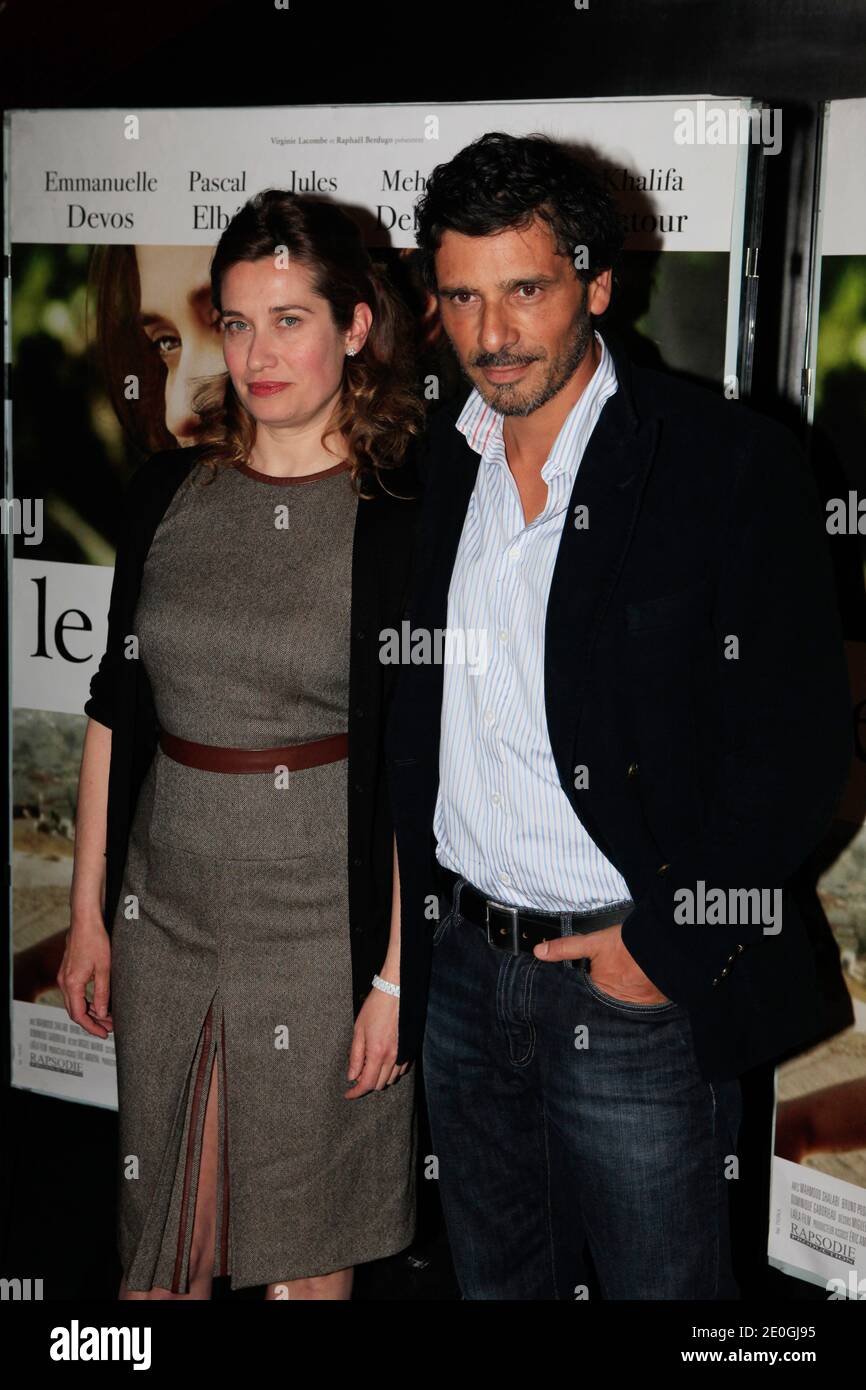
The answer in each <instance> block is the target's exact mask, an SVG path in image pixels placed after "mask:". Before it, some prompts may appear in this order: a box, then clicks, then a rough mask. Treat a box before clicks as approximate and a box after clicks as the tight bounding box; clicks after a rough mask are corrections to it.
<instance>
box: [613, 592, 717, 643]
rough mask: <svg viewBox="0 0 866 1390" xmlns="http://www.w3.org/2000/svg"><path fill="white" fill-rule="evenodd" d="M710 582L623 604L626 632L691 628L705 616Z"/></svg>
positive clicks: (707, 608)
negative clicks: (638, 601)
mask: <svg viewBox="0 0 866 1390" xmlns="http://www.w3.org/2000/svg"><path fill="white" fill-rule="evenodd" d="M709 608H710V584H709V581H708V580H706V579H704V580H702V581H701V583H700V584H692V585H690V587H689V588H688V589H677V590H676V592H675V593H671V594H660V595H659V596H658V598H647V599H642V600H641V602H640V603H627V604H626V606H625V621H626V629H627V631H628V632H629V634H630V635H631V634H634V633H641V632H650V631H653V632H654V631H656V630H657V629H658V628H666V627H691V626H694V625H695V624H697V623H698V622H699V621H700V619H701V618H702V617H705V616H708V615H709Z"/></svg>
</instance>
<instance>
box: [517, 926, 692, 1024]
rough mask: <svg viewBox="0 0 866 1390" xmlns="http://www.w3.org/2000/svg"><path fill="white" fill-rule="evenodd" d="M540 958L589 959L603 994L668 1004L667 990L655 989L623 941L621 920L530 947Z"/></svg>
mask: <svg viewBox="0 0 866 1390" xmlns="http://www.w3.org/2000/svg"><path fill="white" fill-rule="evenodd" d="M533 955H535V956H537V957H538V959H539V960H544V961H559V960H578V959H580V958H581V957H583V956H585V957H587V958H588V959H589V961H590V962H591V965H590V973H591V975H592V978H593V982H594V983H595V984H597V985H598V987H599V989H600V990H601V991H602V992H603V993H604V994H610V995H612V996H613V998H614V999H622V1000H623V1001H624V1002H626V1003H629V1004H669V1003H670V1000H669V999H668V997H667V995H666V994H661V993H659V991H658V990H657V989H656V987H655V985H654V984H653V982H652V980H650V979H649V978H648V976H646V975H645V974H644V973H643V971H642V970H641V968H640V966H639V965H638V963H637V961H636V960H635V959H634V957H633V956H631V955H629V952H628V951H627V950H626V948H625V946H624V945H623V943H622V922H615V923H614V924H613V926H611V927H602V928H601V930H600V931H594V932H589V933H587V934H585V935H580V934H578V933H576V934H575V935H574V936H555V937H552V938H551V940H550V941H541V942H539V944H538V945H537V946H535V947H533Z"/></svg>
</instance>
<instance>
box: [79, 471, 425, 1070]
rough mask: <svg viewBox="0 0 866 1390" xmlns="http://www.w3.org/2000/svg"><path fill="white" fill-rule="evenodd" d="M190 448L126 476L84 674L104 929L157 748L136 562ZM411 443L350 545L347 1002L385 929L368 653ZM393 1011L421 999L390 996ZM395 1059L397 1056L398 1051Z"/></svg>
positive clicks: (403, 573)
mask: <svg viewBox="0 0 866 1390" xmlns="http://www.w3.org/2000/svg"><path fill="white" fill-rule="evenodd" d="M197 453H198V450H197V449H196V448H195V447H193V448H186V449H169V450H166V451H163V452H161V453H157V454H154V455H152V456H151V458H149V459H148V460H147V461H146V462H145V463H144V464H143V465H142V466H141V467H140V468H139V469H138V471H137V472H136V474H135V475H134V477H133V478H132V481H131V482H130V485H129V488H128V491H127V495H126V500H125V517H124V524H123V528H122V532H121V537H120V543H119V545H118V550H117V556H116V562H115V568H114V580H113V583H112V587H111V600H110V604H109V612H108V640H107V645H106V650H105V654H104V655H103V657H102V660H101V662H100V664H99V668H98V670H97V671H96V673H95V674H94V676H93V679H92V680H91V683H90V698H89V699H88V700H87V702H86V704H85V705H84V712H85V714H87V715H89V716H90V718H91V719H95V720H97V722H98V723H100V724H104V725H105V726H106V727H107V728H109V729H111V731H112V739H111V763H110V769H109V778H108V811H107V826H106V850H105V855H106V880H105V906H104V912H103V918H104V922H105V926H106V929H107V931H108V933H109V935H110V934H111V930H112V926H113V922H114V916H115V912H116V909H117V903H118V899H119V896H120V889H121V885H122V882H123V871H124V866H125V864H126V855H127V846H128V842H129V832H130V826H131V822H132V816H133V812H134V809H135V804H136V801H137V798H138V794H139V791H140V789H141V784H142V781H143V780H144V776H145V774H146V772H147V769H148V767H149V766H150V763H151V760H152V759H153V756H154V753H155V751H156V746H157V736H158V732H159V725H158V720H157V716H156V710H155V707H154V701H153V693H152V690H151V686H150V681H149V679H148V676H147V672H146V671H145V668H144V663H143V661H140V660H136V659H128V658H127V657H125V655H124V640H125V637H126V635H127V634H129V633H131V632H132V625H133V616H134V613H135V607H136V604H137V602H138V596H139V591H140V587H141V576H142V571H143V568H144V562H145V559H146V557H147V553H148V550H149V549H150V544H151V541H152V540H153V536H154V534H155V532H156V529H157V526H158V525H159V522H160V520H161V519H162V517H163V515H164V513H165V511H166V509H167V507H168V504H169V502H170V501H171V498H172V497H173V496H174V493H175V491H176V490H177V488H178V486H179V485H180V483H181V481H182V480H183V479H184V478H185V477H186V476H187V474H188V472H189V471H190V469H191V467H192V465H193V463H194V462H195V459H196V456H197ZM416 453H417V451H416V450H412V451H411V453H410V455H409V457H408V458H407V460H406V462H405V463H404V464H403V466H402V467H400V468H399V469H396V470H388V471H387V472H386V471H384V470H383V476H384V477H385V479H386V487H387V489H388V491H389V492H391V493H395V494H398V496H397V497H391V496H389V495H388V492H386V491H385V490H384V489H383V488H382V487H381V486H379V485H378V484H377V483H376V481H375V479H367V480H366V481H365V484H364V491H365V492H368V493H369V492H373V493H374V496H373V497H372V498H371V499H369V500H367V499H365V498H359V501H358V510H357V518H356V522H355V532H354V544H353V553H352V602H351V639H350V665H349V728H348V733H349V766H348V807H347V814H348V882H349V922H348V924H347V928H348V930H349V932H350V941H351V952H352V984H353V999H354V1012H355V1016H357V1014H358V1011H359V1009H360V1007H361V1005H362V1003H363V1002H364V999H365V997H366V995H367V994H368V993H369V991H370V985H371V980H372V977H373V974H374V973H375V972H377V971H378V970H380V969H381V966H382V963H383V961H384V959H385V954H386V951H387V948H388V939H389V935H390V928H391V887H392V835H393V829H392V822H391V815H390V810H389V807H388V800H387V784H386V778H385V775H384V762H383V751H382V740H383V729H384V720H385V713H386V710H387V707H388V703H389V700H390V696H391V690H392V687H393V683H394V679H395V676H396V671H397V668H396V667H394V666H389V665H383V664H382V663H381V662H380V660H379V633H380V631H381V630H382V629H383V628H388V627H396V628H397V629H398V630H399V626H400V621H401V618H402V614H403V611H404V608H405V603H406V596H407V589H408V583H409V572H410V567H411V562H412V554H413V548H414V540H415V534H416V530H417V522H418V514H419V500H418V494H419V491H420V489H419V483H418V472H417V470H416V467H415V461H416ZM400 1008H401V1014H402V1011H403V1009H404V1008H408V1009H409V1011H410V1012H411V1013H412V1014H415V1013H416V1011H418V1010H419V1009H420V1008H421V1001H418V1000H409V1001H408V1002H407V1000H406V996H405V994H403V996H402V997H401V1000H400ZM401 1060H403V1061H405V1060H408V1059H406V1058H401Z"/></svg>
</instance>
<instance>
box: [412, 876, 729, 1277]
mask: <svg viewBox="0 0 866 1390" xmlns="http://www.w3.org/2000/svg"><path fill="white" fill-rule="evenodd" d="M465 882H466V880H465V879H458V880H457V882H456V884H455V885H454V890H453V902H452V904H451V907H450V910H448V911H445V912H443V913H442V915H441V917H440V921H439V923H438V925H437V927H436V930H435V933H434V937H433V943H434V944H433V967H432V976H431V985H430V997H429V1006H428V1015H427V1029H426V1034H425V1040H424V1049H423V1067H424V1080H425V1087H426V1093H427V1104H428V1110H429V1118H430V1132H431V1138H432V1142H433V1152H434V1154H435V1156H436V1158H437V1159H438V1177H439V1191H440V1196H441V1200H442V1207H443V1211H444V1215H445V1223H446V1227H447V1231H448V1238H449V1243H450V1246H451V1252H452V1256H453V1260H454V1267H455V1271H456V1274H457V1280H458V1283H459V1285H460V1291H461V1294H462V1296H463V1298H465V1299H575V1298H583V1297H586V1296H587V1283H586V1277H587V1268H586V1265H585V1262H584V1253H585V1246H588V1249H589V1252H590V1254H591V1257H592V1263H593V1266H594V1269H595V1273H596V1276H597V1279H598V1283H599V1286H600V1289H601V1294H602V1297H603V1298H605V1299H727V1298H733V1299H736V1298H739V1297H740V1293H739V1289H738V1286H737V1284H736V1281H735V1280H734V1277H733V1273H732V1270H731V1252H730V1239H729V1214H728V1183H729V1181H731V1176H729V1175H726V1174H729V1173H730V1170H731V1169H733V1170H736V1163H735V1162H732V1157H733V1156H734V1155H735V1154H736V1143H737V1135H738V1132H739V1125H740V1118H741V1113H742V1102H741V1092H740V1083H739V1081H738V1080H734V1081H725V1082H713V1083H710V1082H707V1081H704V1080H703V1079H702V1078H701V1076H700V1073H699V1071H698V1067H697V1064H696V1061H695V1055H694V1047H693V1043H692V1036H691V1025H690V1022H689V1016H688V1013H687V1012H686V1010H685V1009H684V1008H681V1007H680V1005H678V1004H676V1003H662V1004H631V1003H624V1002H622V1001H620V1000H617V999H614V998H613V997H612V996H611V995H608V994H605V993H603V992H602V991H601V990H600V989H599V988H598V986H597V985H595V984H594V983H593V981H592V977H591V975H590V973H589V971H588V970H587V965H588V962H587V960H586V958H585V957H584V958H582V959H575V960H573V961H558V962H547V961H543V960H539V959H537V958H536V957H535V956H534V955H533V954H532V953H531V952H529V953H521V954H519V955H513V954H511V953H510V952H509V951H507V950H501V949H499V948H497V947H495V946H492V945H490V944H489V943H488V941H487V939H486V934H485V932H484V930H483V929H482V928H480V927H479V926H477V925H475V924H473V923H472V922H469V921H467V920H466V919H465V918H463V917H461V915H460V890H461V887H462V885H463V884H464V883H465ZM446 906H447V902H446ZM629 906H630V904H625V905H622V906H618V907H617V908H615V909H611V910H606V911H605V912H604V913H602V914H601V915H599V916H595V915H594V916H593V917H592V918H591V919H590V920H588V921H586V922H584V923H583V926H582V919H581V915H580V914H577V913H574V914H572V913H562V914H561V916H560V927H559V929H560V930H561V932H562V934H563V935H571V934H572V933H573V932H578V931H581V930H583V931H586V930H597V929H598V928H600V927H605V926H610V925H612V924H613V923H614V922H619V921H622V919H623V917H624V916H625V913H626V911H627V909H628V907H629ZM554 928H556V923H555V921H554Z"/></svg>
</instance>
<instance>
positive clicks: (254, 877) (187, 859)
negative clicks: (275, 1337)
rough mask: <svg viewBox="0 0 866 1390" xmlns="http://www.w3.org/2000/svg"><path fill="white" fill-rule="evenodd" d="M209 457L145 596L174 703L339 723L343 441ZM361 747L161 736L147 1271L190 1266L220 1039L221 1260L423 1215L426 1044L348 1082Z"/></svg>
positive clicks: (137, 1142) (123, 1085) (288, 1268)
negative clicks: (210, 753) (285, 475)
mask: <svg viewBox="0 0 866 1390" xmlns="http://www.w3.org/2000/svg"><path fill="white" fill-rule="evenodd" d="M205 476H206V470H205V469H204V467H203V466H202V465H200V464H197V465H195V466H194V467H193V469H192V471H191V473H190V476H189V480H188V483H187V484H182V485H181V487H180V488H179V489H178V491H177V493H176V494H175V495H174V497H173V498H172V501H171V503H170V505H169V507H168V509H167V511H166V513H165V516H164V517H163V519H162V521H161V522H160V525H159V527H158V528H157V531H156V534H155V536H154V539H153V543H152V546H151V549H150V552H149V554H148V557H147V561H146V564H145V568H144V573H143V577H142V587H141V595H140V598H139V603H138V607H137V609H136V613H135V621H134V631H135V633H136V635H137V636H138V638H139V655H140V659H141V660H143V661H144V663H145V667H146V670H147V674H148V677H149V679H150V682H151V686H152V688H153V694H154V701H155V704H156V710H157V715H158V717H159V721H160V725H161V726H162V728H164V729H165V730H167V731H168V732H169V733H172V734H175V735H178V736H179V737H181V738H186V739H192V740H195V741H196V742H199V743H210V744H217V745H221V746H225V747H235V748H273V747H279V746H283V745H285V744H289V743H300V742H306V741H308V740H310V739H320V738H326V737H328V736H330V735H333V734H338V733H343V732H344V731H345V729H346V728H347V723H348V719H347V714H348V695H349V688H348V687H349V619H350V597H351V559H352V545H353V534H354V523H355V513H356V508H357V506H358V499H357V497H356V494H355V493H354V491H353V490H352V488H351V486H350V483H349V474H348V472H347V465H339V464H338V465H336V467H334V468H331V469H326V470H324V471H323V472H321V473H318V474H313V475H310V476H308V477H306V478H303V479H279V480H273V479H270V478H269V477H268V476H267V475H265V474H262V473H259V472H256V471H254V470H252V469H248V468H245V469H243V470H238V469H229V470H226V471H221V472H220V473H219V474H218V475H217V477H216V479H215V481H214V482H212V483H210V484H206V485H204V486H202V485H201V484H202V479H203V478H204V477H205ZM361 505H373V504H366V503H361ZM346 773H347V762H346V760H345V759H344V760H342V761H340V762H334V763H326V764H324V765H323V766H320V767H313V768H306V769H302V770H298V771H287V772H283V773H282V774H281V775H278V776H275V775H274V774H272V773H269V772H268V773H262V772H253V773H225V772H209V771H203V770H200V769H197V768H192V767H187V766H186V765H184V764H181V763H178V762H176V761H174V760H173V759H172V758H170V757H168V756H167V755H166V754H165V753H164V752H163V751H162V749H157V752H156V755H155V758H154V761H153V763H152V764H151V767H150V768H149V770H148V773H147V776H146V778H145V780H144V783H143V785H142V790H141V793H140V796H139V800H138V803H137V805H136V811H135V816H134V820H133V825H132V829H131V835H130V843H129V851H128V857H127V863H126V869H125V875H124V882H123V885H122V889H121V895H120V900H119V905H118V910H117V914H116V917H115V921H114V925H113V936H112V962H111V1008H112V1016H113V1020H114V1041H115V1051H116V1058H117V1085H118V1108H119V1130H120V1146H119V1155H118V1163H119V1173H118V1184H119V1221H118V1239H119V1251H120V1258H121V1263H122V1265H123V1269H124V1273H125V1276H126V1282H127V1286H128V1288H130V1289H133V1290H147V1289H150V1288H152V1287H154V1286H156V1287H160V1288H166V1289H171V1290H172V1291H174V1292H176V1293H186V1292H188V1289H189V1282H188V1268H189V1253H190V1243H191V1236H192V1228H193V1217H194V1212H195V1198H196V1188H197V1181H198V1165H199V1160H200V1154H201V1137H202V1126H203V1122H204V1115H205V1105H206V1101H207V1093H208V1082H209V1078H210V1073H211V1065H212V1062H213V1058H214V1055H216V1059H217V1067H218V1075H219V1177H218V1191H217V1204H216V1236H215V1242H214V1262H213V1272H214V1274H215V1275H221V1274H230V1276H231V1287H232V1288H233V1289H237V1288H242V1287H246V1286H250V1285H259V1284H265V1283H272V1282H276V1281H278V1280H283V1279H296V1278H303V1277H306V1276H311V1275H316V1274H326V1273H329V1272H330V1271H332V1270H336V1269H342V1268H344V1267H346V1266H349V1265H356V1264H360V1263H362V1262H365V1261H368V1260H374V1259H379V1258H381V1257H383V1256H385V1255H390V1254H394V1253H395V1252H397V1251H399V1250H402V1249H404V1248H405V1247H406V1246H407V1245H408V1244H409V1243H410V1242H411V1240H412V1238H413V1235H414V1230H415V1147H416V1129H415V1118H414V1106H413V1100H414V1095H413V1092H414V1068H410V1069H409V1071H408V1072H407V1073H405V1074H404V1076H403V1077H402V1078H401V1079H400V1080H399V1081H398V1082H396V1083H395V1084H394V1085H393V1086H389V1087H386V1088H385V1089H384V1090H383V1091H378V1092H375V1091H374V1092H370V1093H369V1094H367V1095H365V1096H362V1097H361V1098H359V1099H358V1100H346V1099H344V1097H343V1092H344V1091H345V1090H346V1088H347V1086H348V1081H347V1067H348V1053H349V1047H350V1045H351V1040H352V1029H353V1023H354V1019H353V1010H352V980H351V956H350V938H349V926H348V923H349V903H348V866H347V787H346Z"/></svg>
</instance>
